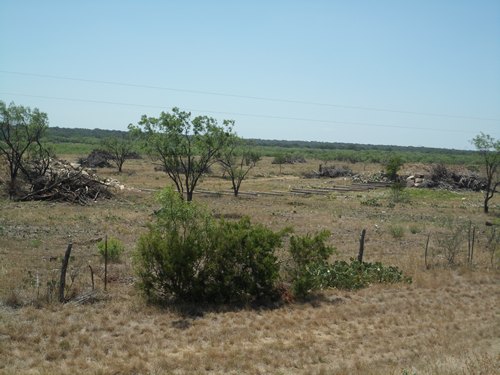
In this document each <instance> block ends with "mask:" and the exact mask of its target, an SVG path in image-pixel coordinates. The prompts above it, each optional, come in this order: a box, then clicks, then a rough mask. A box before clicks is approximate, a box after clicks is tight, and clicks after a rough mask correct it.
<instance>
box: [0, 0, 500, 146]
mask: <svg viewBox="0 0 500 375" xmlns="http://www.w3.org/2000/svg"><path fill="white" fill-rule="evenodd" d="M0 35H2V37H1V39H0V100H3V101H5V102H11V101H14V102H15V103H16V104H22V105H25V106H30V107H38V108H39V109H40V110H42V111H44V112H47V114H48V116H49V120H50V126H59V127H83V128H103V129H122V130H125V129H126V128H127V125H128V124H129V123H136V122H137V121H138V120H139V119H140V116H141V115H142V114H147V115H149V116H158V115H159V113H160V112H161V111H162V110H165V111H169V110H170V109H171V108H172V107H174V106H176V107H179V108H181V109H183V110H190V111H192V113H193V115H198V114H207V115H209V116H212V117H215V118H217V119H218V120H223V119H226V118H227V119H234V120H236V131H237V133H238V134H239V135H241V136H243V137H245V138H265V139H290V140H291V139H295V140H317V141H328V142H352V143H370V144H393V145H411V146H430V147H445V148H459V149H467V148H471V145H470V143H469V140H470V139H471V138H473V137H474V136H475V135H476V134H478V133H479V132H480V131H483V132H485V133H488V134H490V135H492V136H494V137H495V138H500V1H498V0H492V1H486V0H468V1H461V0H449V1H446V0H420V1H416V0H415V1H401V0H397V1H396V0H395V1H389V0H379V1H371V0H370V1H369V0H366V1H363V0H353V1H348V0H342V1H334V0H329V1H320V0H310V1H306V0H302V1H293V0H287V1H273V0H268V1H264V0H261V1H259V0H254V1H245V2H243V1H229V0H228V1H218V0H212V1H201V0H200V1H189V0H186V1H180V0H179V1H153V0H149V1H148V0H145V1H139V0H137V1H127V0H119V1H118V0H116V1H113V0H108V1H97V0H86V1H52V0H46V1H39V0H36V1H28V0H0ZM271 99H272V100H271Z"/></svg>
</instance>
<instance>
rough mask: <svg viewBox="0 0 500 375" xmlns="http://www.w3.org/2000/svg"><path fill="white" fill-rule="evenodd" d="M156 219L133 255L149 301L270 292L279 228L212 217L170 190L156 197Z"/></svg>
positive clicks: (236, 298) (227, 298) (239, 297)
mask: <svg viewBox="0 0 500 375" xmlns="http://www.w3.org/2000/svg"><path fill="white" fill-rule="evenodd" d="M159 200H160V203H162V209H161V210H159V211H158V213H157V220H156V223H154V224H152V225H151V226H150V229H149V232H148V233H146V234H145V235H143V236H142V237H141V238H140V239H139V243H138V246H137V252H136V256H135V260H136V269H137V273H138V276H139V279H140V287H141V288H142V289H143V290H144V292H145V293H146V295H147V296H148V297H149V298H151V299H153V300H161V301H164V300H168V299H170V298H174V299H178V300H182V301H192V302H194V301H196V302H210V303H233V302H252V301H255V300H260V299H262V298H271V297H273V296H274V295H275V290H276V285H277V281H278V278H279V270H280V267H279V263H278V258H277V256H276V249H277V248H279V247H280V246H281V243H282V237H283V235H284V232H278V233H276V232H273V231H272V230H270V229H268V228H266V227H264V226H263V225H259V224H257V225H255V224H252V223H251V222H250V220H249V219H248V218H243V219H241V220H239V221H238V222H228V221H224V220H219V221H218V220H216V219H215V218H213V216H211V215H209V214H208V213H207V211H206V210H205V209H204V208H203V207H201V206H199V205H197V204H196V203H194V202H184V201H182V199H181V198H180V196H179V195H178V194H177V193H176V192H173V191H172V190H164V191H163V192H162V193H161V194H160V197H159Z"/></svg>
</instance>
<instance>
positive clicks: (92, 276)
mask: <svg viewBox="0 0 500 375" xmlns="http://www.w3.org/2000/svg"><path fill="white" fill-rule="evenodd" d="M89 268H90V279H91V281H92V290H94V270H93V269H92V266H91V265H90V264H89Z"/></svg>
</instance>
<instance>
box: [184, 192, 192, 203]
mask: <svg viewBox="0 0 500 375" xmlns="http://www.w3.org/2000/svg"><path fill="white" fill-rule="evenodd" d="M186 200H187V201H188V202H191V201H192V200H193V192H192V191H191V190H188V191H187V192H186Z"/></svg>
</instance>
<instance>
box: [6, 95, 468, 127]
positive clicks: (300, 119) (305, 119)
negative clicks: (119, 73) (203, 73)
mask: <svg viewBox="0 0 500 375" xmlns="http://www.w3.org/2000/svg"><path fill="white" fill-rule="evenodd" d="M0 94H1V95H13V96H22V97H28V98H39V99H50V100H62V101H70V102H82V103H93V104H109V105H119V106H126V107H140V108H155V109H165V106H158V105H149V104H134V103H123V102H113V101H104V100H94V99H79V98H63V97H56V96H45V95H32V94H23V93H13V92H0ZM185 110H187V111H190V112H199V113H211V114H219V115H229V116H245V117H254V118H268V119H273V120H289V121H301V122H314V123H322V124H337V125H356V126H368V127H382V128H394V129H410V130H426V131H437V132H447V133H465V134H472V133H474V134H475V133H476V131H474V132H473V131H464V130H457V129H438V128H425V127H415V126H404V125H389V124H377V123H368V122H351V121H335V120H321V119H311V118H300V117H286V116H273V115H262V114H252V113H240V112H225V111H214V110H206V109H192V108H191V109H190V108H185Z"/></svg>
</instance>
